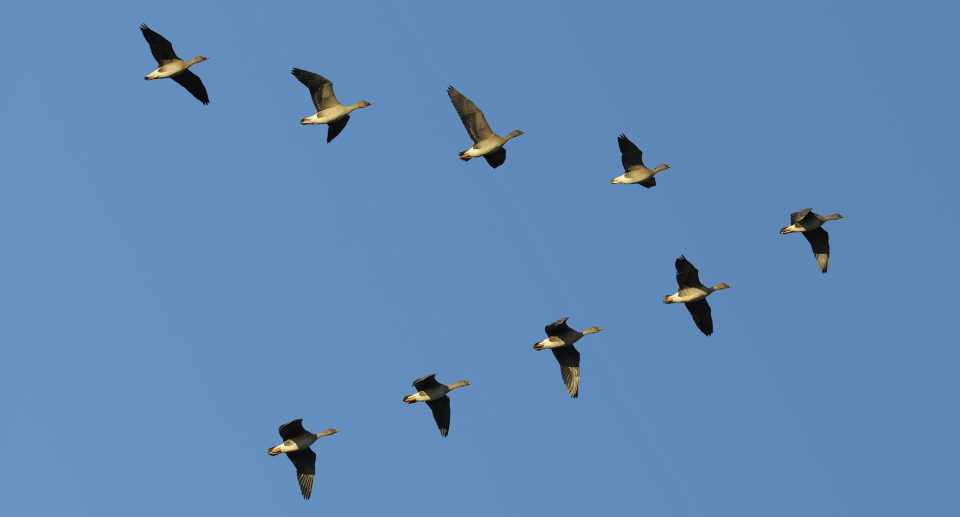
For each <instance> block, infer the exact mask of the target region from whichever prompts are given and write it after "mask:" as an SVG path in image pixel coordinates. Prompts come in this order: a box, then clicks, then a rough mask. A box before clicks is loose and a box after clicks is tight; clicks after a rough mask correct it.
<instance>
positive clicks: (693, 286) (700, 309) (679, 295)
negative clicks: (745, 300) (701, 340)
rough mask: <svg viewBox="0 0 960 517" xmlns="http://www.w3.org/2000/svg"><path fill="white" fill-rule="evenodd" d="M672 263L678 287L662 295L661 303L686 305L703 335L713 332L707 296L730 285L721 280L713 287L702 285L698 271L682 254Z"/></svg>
mask: <svg viewBox="0 0 960 517" xmlns="http://www.w3.org/2000/svg"><path fill="white" fill-rule="evenodd" d="M674 265H675V266H676V268H677V285H678V286H679V287H680V289H679V290H678V291H677V292H676V293H674V294H671V295H667V296H664V297H663V303H682V304H684V305H686V306H687V310H688V311H690V316H693V323H694V324H696V325H697V328H698V329H700V331H701V332H703V333H704V335H707V336H709V335H710V334H713V316H712V315H711V311H710V305H709V304H708V303H707V296H710V295H711V294H713V293H714V292H716V291H719V290H721V289H729V288H730V286H729V285H727V284H725V283H722V282H721V283H719V284H717V285H715V286H713V287H707V286H705V285H703V284H702V283H700V272H699V271H697V268H695V267H693V264H691V263H690V261H689V260H687V258H686V257H684V256H683V255H680V258H678V259H677V260H676V262H674Z"/></svg>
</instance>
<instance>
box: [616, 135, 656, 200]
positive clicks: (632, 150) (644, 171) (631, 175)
mask: <svg viewBox="0 0 960 517" xmlns="http://www.w3.org/2000/svg"><path fill="white" fill-rule="evenodd" d="M617 144H619V145H620V161H621V163H623V171H624V172H623V174H621V175H620V176H617V177H616V178H613V179H612V180H610V183H613V184H640V185H642V186H644V187H646V188H651V187H654V186H656V185H657V180H656V178H654V177H653V175H654V174H656V173H658V172H661V171H665V170H667V169H669V168H670V166H669V165H667V164H665V163H661V164H660V165H657V166H656V167H654V168H653V169H648V168H647V166H646V165H644V164H643V151H641V150H640V148H639V147H637V146H636V144H634V143H633V142H631V141H630V139H629V138H627V135H625V134H623V133H621V134H620V136H618V137H617Z"/></svg>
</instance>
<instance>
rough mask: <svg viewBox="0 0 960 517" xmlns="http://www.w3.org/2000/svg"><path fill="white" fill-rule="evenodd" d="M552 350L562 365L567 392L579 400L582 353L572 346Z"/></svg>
mask: <svg viewBox="0 0 960 517" xmlns="http://www.w3.org/2000/svg"><path fill="white" fill-rule="evenodd" d="M550 350H551V351H552V352H553V356H554V357H556V358H557V362H558V363H560V375H561V376H562V377H563V384H564V385H565V386H566V387H567V392H568V393H569V394H570V396H571V397H573V398H577V396H578V395H579V394H580V352H579V351H578V350H577V349H576V348H574V347H573V346H572V345H571V346H563V347H560V348H551V349H550Z"/></svg>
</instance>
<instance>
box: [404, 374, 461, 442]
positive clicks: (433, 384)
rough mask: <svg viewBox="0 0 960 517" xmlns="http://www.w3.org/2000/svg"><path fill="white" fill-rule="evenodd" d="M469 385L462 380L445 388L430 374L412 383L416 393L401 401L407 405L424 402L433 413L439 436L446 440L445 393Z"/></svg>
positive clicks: (447, 406) (447, 409) (447, 399)
mask: <svg viewBox="0 0 960 517" xmlns="http://www.w3.org/2000/svg"><path fill="white" fill-rule="evenodd" d="M469 385H470V381H467V380H462V381H457V382H455V383H453V384H451V385H449V386H447V385H446V384H441V383H440V382H437V374H435V373H431V374H430V375H425V376H423V377H420V378H419V379H417V380H415V381H413V387H414V388H416V389H417V392H416V393H414V394H413V395H407V396H406V397H403V401H404V403H407V404H413V403H416V402H426V403H427V406H429V407H430V411H432V412H433V419H434V420H436V422H437V428H439V429H440V436H442V437H444V438H446V436H447V433H448V432H450V397H448V396H447V393H450V392H451V391H453V390H455V389H457V388H460V387H463V386H469Z"/></svg>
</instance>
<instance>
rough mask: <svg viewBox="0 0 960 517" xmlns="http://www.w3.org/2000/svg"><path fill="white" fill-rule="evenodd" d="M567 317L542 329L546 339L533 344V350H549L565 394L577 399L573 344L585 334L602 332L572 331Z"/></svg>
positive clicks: (577, 356)
mask: <svg viewBox="0 0 960 517" xmlns="http://www.w3.org/2000/svg"><path fill="white" fill-rule="evenodd" d="M568 319H570V318H569V317H564V318H560V319H558V320H557V321H554V322H553V323H551V324H549V325H547V326H546V327H544V329H543V330H544V332H546V334H547V339H544V340H542V341H538V342H536V343H534V344H533V349H534V350H538V351H539V350H548V349H549V350H550V351H551V352H553V356H554V357H556V358H557V362H558V363H560V376H561V377H562V378H563V384H564V386H566V387H567V393H569V394H570V396H571V397H573V398H577V396H579V395H580V352H579V351H578V350H577V349H576V348H574V347H573V344H574V343H576V342H577V341H579V340H580V338H582V337H583V336H586V335H587V334H596V333H597V332H600V331H601V330H603V329H602V328H600V327H590V328H588V329H586V330H584V331H583V332H580V331H577V330H573V329H572V328H570V327H569V326H568V325H567V320H568Z"/></svg>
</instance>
